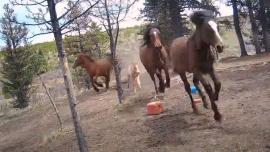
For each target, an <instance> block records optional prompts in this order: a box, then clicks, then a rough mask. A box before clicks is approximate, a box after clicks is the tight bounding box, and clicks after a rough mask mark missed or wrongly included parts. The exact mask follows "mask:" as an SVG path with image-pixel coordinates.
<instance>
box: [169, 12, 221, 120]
mask: <svg viewBox="0 0 270 152" xmlns="http://www.w3.org/2000/svg"><path fill="white" fill-rule="evenodd" d="M190 19H191V22H192V23H194V24H195V25H196V30H195V32H194V33H193V34H192V35H191V37H189V38H188V37H180V38H177V39H175V40H174V41H173V42H172V44H171V48H170V57H171V61H172V66H173V69H174V71H175V72H176V73H178V74H179V75H180V77H181V79H182V81H183V83H184V85H185V90H186V92H187V93H188V95H189V97H190V100H191V105H192V108H193V112H194V113H198V110H197V107H196V106H195V104H194V100H193V97H192V95H191V89H190V85H189V82H188V80H187V77H186V72H190V73H193V83H194V85H195V86H196V87H197V89H198V92H199V94H200V96H201V97H202V100H203V105H204V107H205V108H208V105H207V102H206V97H205V95H204V93H203V92H202V90H201V88H200V86H199V82H201V84H202V85H203V87H204V88H205V90H206V92H207V94H208V96H209V99H210V101H211V107H212V110H213V111H214V118H215V120H217V121H220V120H221V114H220V113H219V111H218V108H217V105H216V103H215V101H217V100H218V96H219V91H220V88H221V82H220V80H219V78H218V77H217V75H216V72H215V69H214V66H213V64H214V62H215V53H214V52H213V51H217V52H218V53H221V52H222V51H223V43H222V39H221V37H220V35H219V33H218V28H217V24H216V23H215V22H214V21H213V15H210V14H209V12H206V11H197V12H195V13H193V14H192V15H191V17H190ZM211 48H212V49H211ZM206 74H207V75H210V77H211V79H212V80H213V82H214V87H215V92H214V91H213V89H212V86H211V85H210V83H209V82H208V81H207V80H206V78H205V77H204V76H205V75H206Z"/></svg>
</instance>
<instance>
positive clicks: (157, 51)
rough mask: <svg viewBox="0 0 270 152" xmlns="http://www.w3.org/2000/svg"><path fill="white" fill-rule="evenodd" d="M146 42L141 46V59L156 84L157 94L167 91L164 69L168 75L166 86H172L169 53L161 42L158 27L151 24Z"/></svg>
mask: <svg viewBox="0 0 270 152" xmlns="http://www.w3.org/2000/svg"><path fill="white" fill-rule="evenodd" d="M143 40H144V43H143V45H142V46H141V47H140V59H141V62H142V64H143V65H144V67H145V69H146V71H147V72H148V74H149V75H150V77H151V79H152V81H153V82H154V85H155V91H156V94H157V93H158V92H165V84H164V80H163V78H162V70H164V72H165V75H166V87H170V76H169V72H168V66H167V64H168V54H167V52H166V50H165V48H164V46H163V45H162V43H161V39H160V31H159V29H158V28H155V27H151V26H149V27H148V28H147V30H146V31H145V33H144V37H143ZM155 75H156V76H157V78H158V79H159V89H158V88H157V85H156V80H155Z"/></svg>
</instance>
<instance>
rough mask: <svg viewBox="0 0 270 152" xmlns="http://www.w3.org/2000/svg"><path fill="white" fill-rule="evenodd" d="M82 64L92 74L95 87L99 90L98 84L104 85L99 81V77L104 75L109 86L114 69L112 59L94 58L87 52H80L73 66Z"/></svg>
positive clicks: (107, 86)
mask: <svg viewBox="0 0 270 152" xmlns="http://www.w3.org/2000/svg"><path fill="white" fill-rule="evenodd" d="M77 66H81V67H82V68H84V69H85V70H86V71H87V73H88V74H89V76H90V79H91V82H92V86H93V88H94V89H95V90H96V91H97V92H98V91H99V89H98V88H97V86H96V85H98V86H100V87H102V86H103V85H102V84H100V83H98V82H97V77H99V76H104V77H105V78H106V82H105V83H106V88H107V89H108V88H109V83H110V74H111V70H112V62H111V60H110V59H93V58H91V57H90V56H88V55H86V54H82V53H81V54H79V55H78V56H77V59H76V61H75V63H74V65H73V68H76V67H77Z"/></svg>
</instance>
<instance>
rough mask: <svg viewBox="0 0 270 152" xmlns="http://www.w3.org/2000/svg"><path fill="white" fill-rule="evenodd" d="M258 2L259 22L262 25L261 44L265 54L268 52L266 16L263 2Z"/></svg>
mask: <svg viewBox="0 0 270 152" xmlns="http://www.w3.org/2000/svg"><path fill="white" fill-rule="evenodd" d="M259 2H260V10H259V14H260V21H261V24H262V33H263V44H264V48H265V52H270V32H269V31H268V30H269V29H268V28H267V16H266V13H265V10H266V8H265V3H264V0H259Z"/></svg>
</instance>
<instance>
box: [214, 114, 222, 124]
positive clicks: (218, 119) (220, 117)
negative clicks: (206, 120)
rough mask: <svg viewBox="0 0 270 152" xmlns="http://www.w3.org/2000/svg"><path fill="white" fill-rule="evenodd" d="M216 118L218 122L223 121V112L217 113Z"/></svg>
mask: <svg viewBox="0 0 270 152" xmlns="http://www.w3.org/2000/svg"><path fill="white" fill-rule="evenodd" d="M214 119H215V120H216V121H217V122H221V121H222V116H221V114H215V115H214Z"/></svg>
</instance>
